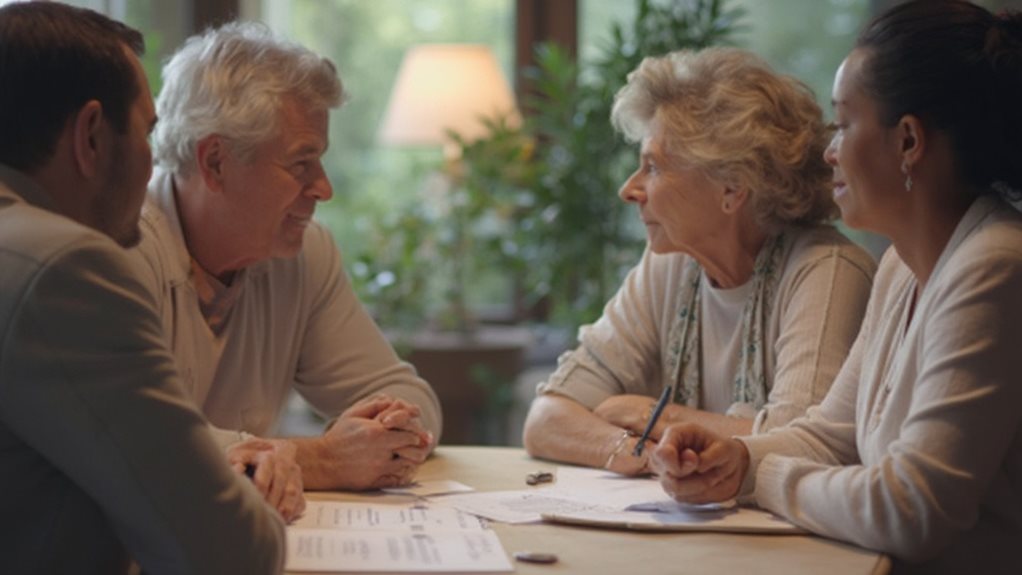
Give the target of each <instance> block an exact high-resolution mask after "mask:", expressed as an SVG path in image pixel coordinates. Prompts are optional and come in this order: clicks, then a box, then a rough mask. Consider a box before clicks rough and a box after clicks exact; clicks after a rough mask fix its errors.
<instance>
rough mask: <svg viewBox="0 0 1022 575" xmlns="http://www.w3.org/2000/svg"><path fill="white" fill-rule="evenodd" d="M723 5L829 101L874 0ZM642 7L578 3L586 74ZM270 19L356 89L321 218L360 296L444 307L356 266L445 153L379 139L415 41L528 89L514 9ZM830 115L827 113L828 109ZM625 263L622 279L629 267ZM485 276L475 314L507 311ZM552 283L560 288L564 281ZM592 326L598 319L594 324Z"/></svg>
mask: <svg viewBox="0 0 1022 575" xmlns="http://www.w3.org/2000/svg"><path fill="white" fill-rule="evenodd" d="M660 3H661V4H663V2H660ZM726 6H727V7H728V8H742V9H744V10H745V11H746V16H745V17H744V18H743V19H742V21H741V22H742V23H743V24H744V28H743V30H741V31H740V32H739V33H738V34H736V35H735V36H734V40H735V43H736V44H738V45H740V46H743V47H748V48H750V49H752V50H754V51H756V52H757V53H759V54H761V55H763V56H764V57H765V58H767V59H768V60H769V61H770V62H771V63H772V64H773V65H774V66H776V67H777V68H778V69H779V70H782V71H784V72H788V73H791V74H794V75H796V76H798V77H799V78H802V79H803V80H805V81H806V82H807V83H808V84H809V85H810V86H811V87H812V88H813V90H814V91H815V92H816V94H817V95H818V97H819V98H820V101H821V102H827V101H829V90H830V82H831V79H832V77H833V71H834V70H835V69H836V68H837V65H838V64H839V63H840V61H841V59H842V58H843V57H844V56H845V55H846V54H847V52H848V50H849V48H850V46H851V45H852V42H853V41H854V37H855V34H856V33H857V31H858V29H859V26H860V25H861V23H862V22H863V21H864V19H865V16H866V14H867V13H868V9H869V6H868V0H824V1H811V2H810V1H806V0H770V1H767V2H763V1H756V0H732V1H730V2H728V3H726ZM635 10H636V4H635V3H633V2H607V1H605V0H580V2H579V61H580V63H581V64H582V66H583V74H585V73H586V67H585V66H586V64H587V63H591V62H593V61H594V60H596V59H597V58H598V57H599V55H600V54H601V50H602V49H605V48H606V46H607V44H608V41H609V33H610V29H611V25H612V23H614V22H619V23H624V24H626V26H625V27H626V29H627V23H628V22H630V21H631V20H632V19H633V18H634V16H635ZM262 17H263V19H264V20H265V21H266V22H268V23H269V24H270V25H271V26H273V27H274V28H275V29H277V30H278V31H280V32H282V33H284V34H286V35H288V36H290V37H292V38H294V39H296V40H299V41H301V42H303V43H305V44H307V45H308V46H309V47H310V48H312V49H314V50H316V51H318V52H320V53H322V54H325V55H328V56H329V57H330V58H331V59H333V60H334V62H335V63H336V64H337V66H338V69H339V71H340V74H341V77H342V79H343V80H344V82H345V85H346V87H347V89H348V90H349V94H350V99H349V101H348V102H347V103H346V105H345V106H344V108H342V109H341V110H340V111H338V112H336V113H335V114H333V118H332V121H331V149H330V151H329V152H328V154H327V158H326V162H327V171H328V174H329V175H330V177H331V181H332V182H333V184H334V191H335V197H334V199H333V200H332V201H330V202H329V203H327V204H325V205H322V206H320V208H319V210H318V212H317V213H318V217H319V219H320V220H321V221H323V222H324V223H326V225H328V226H329V227H330V229H331V230H332V232H333V233H334V236H335V238H336V240H337V241H338V243H339V245H340V246H341V249H342V251H343V253H344V254H345V257H346V265H347V266H348V269H349V272H350V274H351V275H352V277H353V278H354V280H355V283H356V287H357V289H359V291H360V295H361V296H362V297H363V298H364V299H365V300H366V302H367V303H369V304H370V306H372V304H373V302H374V299H375V298H376V297H377V296H381V295H382V294H380V293H379V292H381V291H382V290H391V291H396V293H397V297H404V298H420V299H424V300H427V301H422V302H418V305H419V306H420V307H423V306H424V307H431V306H435V305H440V300H442V299H443V297H444V296H443V294H442V293H440V292H438V291H436V290H433V291H430V290H428V289H426V285H423V283H422V282H420V281H417V279H416V278H412V277H408V278H402V277H397V276H396V275H393V274H386V273H384V274H383V276H382V277H381V276H375V275H374V276H373V277H371V278H368V277H367V276H368V275H373V274H375V273H376V270H371V269H367V268H365V267H362V266H364V263H363V262H360V261H359V259H358V258H359V256H360V255H362V254H366V253H372V252H373V250H374V249H376V248H377V247H378V246H380V245H382V244H383V243H385V242H386V241H387V240H388V238H385V237H380V235H379V234H380V226H379V222H381V221H384V222H386V221H387V220H388V219H389V220H391V222H390V223H391V224H393V223H394V222H393V220H394V219H395V218H399V217H401V214H402V207H403V206H406V205H408V204H409V203H412V204H415V203H420V202H423V198H424V196H425V195H426V192H425V190H426V189H427V184H426V183H425V182H427V180H428V179H429V178H428V176H429V174H430V172H431V171H433V170H435V168H436V167H437V166H438V165H439V164H440V162H441V151H440V150H439V149H400V148H398V149H395V148H385V147H383V146H381V145H379V144H378V143H377V141H376V131H377V129H378V126H379V123H380V121H381V119H382V116H383V113H384V110H385V108H386V105H387V100H388V97H389V93H390V89H391V86H392V84H393V82H394V80H395V77H396V72H397V68H398V66H399V65H400V61H401V58H402V56H403V54H404V51H405V50H406V49H407V48H408V47H410V46H412V45H414V44H417V43H424V42H472V43H476V42H477V43H483V44H487V45H489V46H490V47H491V48H492V49H493V50H494V53H495V54H496V55H497V58H498V61H500V62H501V63H502V65H503V68H504V70H505V73H506V74H507V77H508V78H509V80H510V81H512V82H515V83H517V82H518V81H520V78H515V77H514V76H513V75H512V70H511V67H512V62H511V58H512V52H513V18H514V3H513V1H512V0H428V1H422V0H420V1H417V2H415V3H409V2H407V1H405V0H378V1H375V2H360V1H358V0H334V1H331V2H323V1H317V0H291V1H288V2H282V1H278V0H263V14H262ZM583 78H585V76H584V75H583ZM824 108H825V109H829V105H825V106H824ZM608 121H609V119H608ZM616 192H617V190H616V188H613V189H608V190H606V191H605V193H606V194H608V197H609V198H610V201H617V200H616V197H615V194H616ZM606 199H607V198H598V199H595V200H594V201H601V200H604V201H605V200H606ZM636 223H637V222H636ZM384 228H386V226H384ZM407 229H408V228H406V231H407ZM633 232H634V234H633V235H634V237H635V241H634V244H633V245H632V246H629V248H630V249H627V248H626V249H625V250H624V252H625V256H624V257H626V259H628V260H631V262H634V261H637V259H638V255H639V253H640V252H641V246H642V235H641V234H642V230H641V228H640V227H639V226H638V225H636V226H635V227H634V230H633ZM414 233H415V232H414V231H413V234H414ZM413 239H414V236H413ZM628 253H631V254H632V256H631V257H628ZM408 265H414V263H412V262H408ZM619 267H620V268H621V270H620V271H621V273H622V274H623V273H624V272H625V271H626V270H627V268H628V267H630V266H629V265H624V266H619ZM400 269H406V270H407V269H408V268H407V267H404V266H403V267H402V268H400ZM488 272H489V273H487V268H486V267H485V266H483V267H482V269H481V270H476V273H474V274H473V280H472V285H471V289H470V290H469V291H468V294H467V295H468V303H469V306H470V307H472V308H474V309H487V308H489V309H494V308H496V309H501V308H502V306H508V305H510V301H511V298H512V295H513V294H512V291H511V290H512V288H513V284H512V282H511V281H509V279H508V277H507V268H506V267H505V266H502V265H500V263H499V262H496V261H495V262H493V265H492V266H491V267H489V270H488ZM432 273H440V272H439V271H438V270H432ZM552 275H553V281H557V276H556V273H553V274H552ZM367 280H371V281H367ZM402 281H405V285H403V286H397V289H395V286H394V285H393V284H398V283H401V282H402ZM612 292H613V287H611V290H610V293H612ZM390 297H395V294H391V295H390ZM381 319H383V320H384V323H395V324H400V323H403V322H404V318H401V317H395V316H391V317H384V318H381ZM592 319H595V317H591V318H588V320H590V321H591V320H592Z"/></svg>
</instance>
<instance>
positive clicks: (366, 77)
mask: <svg viewBox="0 0 1022 575" xmlns="http://www.w3.org/2000/svg"><path fill="white" fill-rule="evenodd" d="M259 17H260V19H262V20H263V21H265V22H266V23H267V24H268V25H269V26H271V27H272V28H274V29H275V30H277V31H278V32H281V33H282V34H285V35H286V36H288V37H290V38H292V39H294V40H296V41H298V42H301V43H303V44H305V45H306V46H308V47H309V48H311V49H312V50H315V51H316V52H318V53H320V54H323V55H324V56H327V57H329V58H330V59H331V60H333V62H334V64H335V65H336V66H337V68H338V71H339V73H340V76H341V80H342V82H344V85H345V90H346V91H347V92H348V94H349V100H348V102H347V103H346V104H345V105H344V107H343V108H341V109H340V110H339V111H337V112H335V113H333V114H332V115H331V127H330V150H329V151H328V152H327V157H326V159H325V164H326V169H327V173H328V175H329V176H330V179H331V182H332V183H333V185H334V199H333V200H332V201H330V202H329V203H327V204H324V205H322V206H320V208H319V209H318V211H317V213H318V214H319V218H320V220H321V221H323V222H324V223H326V224H327V225H328V226H329V227H330V228H331V230H332V231H333V233H334V236H335V238H336V239H337V241H338V243H339V244H340V246H341V248H342V250H343V251H344V252H345V253H346V254H357V253H359V252H360V251H361V250H363V249H365V248H366V247H368V246H366V245H365V242H366V239H365V238H367V237H368V233H367V232H368V229H367V226H369V225H370V222H371V221H372V218H373V216H374V215H380V214H381V213H382V212H385V211H388V210H393V209H394V208H395V207H396V206H397V205H399V204H400V203H402V202H413V201H416V197H417V193H418V192H419V190H420V189H421V187H422V185H423V178H424V177H425V175H426V174H427V173H428V170H429V169H431V168H432V167H433V166H436V165H439V162H440V161H441V150H440V149H391V148H386V147H383V146H381V145H380V144H379V143H378V142H377V138H376V133H377V129H378V127H379V125H380V122H381V120H382V117H383V113H384V110H385V108H386V105H387V100H388V97H389V95H390V90H391V88H392V86H393V83H394V80H395V79H396V77H397V71H398V67H399V66H400V63H401V59H402V57H403V56H404V53H405V50H406V49H407V48H409V47H410V46H413V45H415V44H418V43H448V42H457V43H462V42H464V43H479V44H486V45H488V46H490V48H491V49H492V50H493V52H494V53H495V54H496V56H497V59H498V61H499V62H500V63H501V65H502V67H503V68H504V72H505V75H506V76H507V78H509V79H511V78H513V75H512V73H511V66H512V54H513V31H514V1H513V0H417V1H416V2H407V1H406V0H374V1H372V2H366V1H364V0H332V1H329V2H324V1H321V0H263V2H262V7H261V14H260V15H259ZM349 263H350V262H349Z"/></svg>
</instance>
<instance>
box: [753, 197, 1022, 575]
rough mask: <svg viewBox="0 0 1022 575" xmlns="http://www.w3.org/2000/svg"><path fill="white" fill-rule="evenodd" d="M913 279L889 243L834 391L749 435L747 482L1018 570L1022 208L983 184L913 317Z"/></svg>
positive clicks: (798, 513) (768, 495) (904, 553)
mask: <svg viewBox="0 0 1022 575" xmlns="http://www.w3.org/2000/svg"><path fill="white" fill-rule="evenodd" d="M916 285H917V284H916V281H915V277H914V276H913V275H912V274H911V272H910V271H909V269H908V268H907V267H906V266H905V264H904V263H903V262H902V261H901V259H900V258H899V257H898V254H897V253H896V252H895V251H894V250H893V249H891V250H889V251H888V253H887V254H886V255H885V257H884V259H883V260H882V262H881V265H880V270H879V271H878V273H877V277H876V283H875V285H874V288H873V294H872V297H871V299H870V304H869V308H868V310H867V312H866V317H865V319H864V320H863V326H862V331H861V332H860V334H859V337H858V339H857V340H856V342H855V344H854V345H853V347H852V351H851V352H850V354H849V357H848V361H847V362H845V365H844V367H843V368H842V370H841V372H840V373H839V374H838V377H837V380H836V381H835V383H834V385H833V387H832V388H831V391H830V393H829V394H828V395H827V397H826V399H825V400H824V401H823V402H822V404H821V405H820V406H818V407H816V408H812V409H810V410H809V412H808V414H807V415H806V416H805V417H804V418H801V419H798V420H796V421H794V422H792V424H791V425H790V426H788V427H787V428H781V429H776V430H774V431H773V432H771V433H768V434H765V435H761V436H757V437H749V438H742V441H743V442H745V444H746V445H747V446H748V448H749V452H750V455H751V466H750V469H749V474H748V475H747V476H746V480H745V483H744V484H743V493H744V494H746V495H749V494H751V495H752V496H753V498H754V500H755V502H756V503H758V504H759V505H760V506H762V507H765V508H767V509H770V510H772V511H774V512H776V513H778V514H780V515H783V516H784V517H787V518H789V519H790V520H791V521H793V522H794V523H796V524H798V525H801V526H803V527H805V528H807V529H810V530H811V531H814V532H816V533H820V534H822V535H826V536H828V537H833V538H836V539H843V540H847V541H851V542H854V543H856V544H858V545H862V546H864V547H869V548H871V549H876V550H879V551H884V552H888V553H891V554H892V555H894V556H895V557H897V558H900V559H905V560H908V561H923V560H932V561H933V562H932V563H930V564H927V565H926V566H925V569H926V570H927V572H932V571H946V572H955V573H957V572H962V573H965V572H975V573H979V572H992V571H993V572H1001V571H1003V570H1007V571H1008V572H1012V573H1019V572H1022V570H1020V566H1022V559H1020V558H1022V555H1019V553H1020V552H1022V426H1020V422H1022V347H1020V345H1022V215H1020V214H1019V213H1017V212H1015V211H1014V210H1013V209H1012V208H1011V207H1010V206H1008V205H1006V204H1004V203H1003V202H1000V201H999V200H996V199H994V198H981V199H979V200H977V201H976V202H975V203H974V204H973V205H972V207H971V208H970V209H969V211H968V212H967V213H966V215H965V216H964V217H963V218H962V220H961V222H959V224H958V226H957V228H956V230H955V232H954V234H953V235H952V237H951V239H950V240H949V242H948V245H947V247H946V248H945V249H944V252H943V253H942V254H941V256H940V258H939V260H938V262H937V265H936V267H935V269H934V271H933V274H932V276H931V277H930V280H929V282H928V284H927V285H926V287H925V289H924V290H923V292H922V294H921V295H920V297H919V301H918V302H917V304H916V307H915V312H914V315H913V317H912V321H911V322H908V321H907V319H908V316H907V313H908V306H909V303H910V301H911V297H912V294H913V292H914V291H915V289H916Z"/></svg>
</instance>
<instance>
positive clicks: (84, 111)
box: [71, 100, 110, 179]
mask: <svg viewBox="0 0 1022 575" xmlns="http://www.w3.org/2000/svg"><path fill="white" fill-rule="evenodd" d="M109 137H110V125H109V123H108V122H107V121H106V117H105V116H104V114H103V105H102V104H100V103H99V101H98V100H89V101H88V102H86V103H85V105H84V106H82V107H81V108H79V109H78V112H76V113H75V115H74V116H72V117H71V145H72V149H73V150H74V160H75V165H76V166H78V170H79V171H80V172H81V173H82V175H83V176H85V177H86V178H87V179H94V178H96V177H97V176H98V175H99V173H100V171H101V170H102V167H101V158H102V156H103V152H104V147H105V146H107V145H108V142H107V141H106V140H107V138H109Z"/></svg>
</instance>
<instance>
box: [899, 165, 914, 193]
mask: <svg viewBox="0 0 1022 575" xmlns="http://www.w3.org/2000/svg"><path fill="white" fill-rule="evenodd" d="M901 173H902V174H905V191H906V192H911V191H912V174H910V173H909V167H908V162H907V161H903V162H901Z"/></svg>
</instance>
